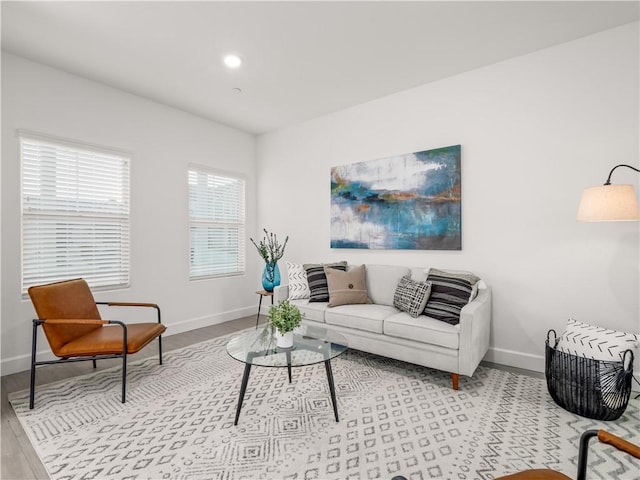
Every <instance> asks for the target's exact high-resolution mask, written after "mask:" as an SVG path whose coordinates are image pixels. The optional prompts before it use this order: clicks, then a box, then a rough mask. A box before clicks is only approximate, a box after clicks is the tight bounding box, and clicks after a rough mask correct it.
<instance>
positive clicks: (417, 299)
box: [393, 276, 431, 318]
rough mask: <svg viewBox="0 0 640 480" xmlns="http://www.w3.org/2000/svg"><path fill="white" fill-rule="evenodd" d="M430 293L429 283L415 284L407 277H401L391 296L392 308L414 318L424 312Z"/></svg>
mask: <svg viewBox="0 0 640 480" xmlns="http://www.w3.org/2000/svg"><path fill="white" fill-rule="evenodd" d="M430 292H431V284H430V283H429V282H415V281H413V280H411V278H409V277H408V276H407V277H402V278H401V279H400V281H399V282H398V286H397V287H396V292H395V294H394V295H393V306H394V307H396V308H397V309H398V310H402V311H403V312H407V313H408V314H409V315H411V316H412V317H413V318H416V317H417V316H418V315H420V314H421V313H422V312H423V311H424V307H425V306H426V305H427V300H428V299H429V293H430Z"/></svg>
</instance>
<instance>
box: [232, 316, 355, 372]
mask: <svg viewBox="0 0 640 480" xmlns="http://www.w3.org/2000/svg"><path fill="white" fill-rule="evenodd" d="M347 346H348V345H347V339H346V338H344V336H343V335H341V334H339V333H337V332H333V331H331V330H327V329H325V328H321V327H316V326H311V325H305V324H304V322H303V323H302V325H300V327H298V329H296V331H295V333H294V335H293V347H291V348H281V347H278V346H277V345H276V338H275V335H274V334H273V331H272V329H271V328H270V327H268V326H267V327H264V328H262V329H258V330H249V331H246V332H244V333H241V334H240V335H236V336H235V337H233V338H232V339H231V340H230V341H229V343H228V344H227V352H228V353H229V355H231V356H232V357H233V358H235V359H236V360H238V361H240V362H243V363H248V364H250V365H258V366H261V367H289V366H291V367H302V366H304V365H313V364H314V363H320V362H325V361H327V360H331V359H333V358H335V357H337V356H338V355H340V354H342V353H343V352H344V351H345V350H346V349H347Z"/></svg>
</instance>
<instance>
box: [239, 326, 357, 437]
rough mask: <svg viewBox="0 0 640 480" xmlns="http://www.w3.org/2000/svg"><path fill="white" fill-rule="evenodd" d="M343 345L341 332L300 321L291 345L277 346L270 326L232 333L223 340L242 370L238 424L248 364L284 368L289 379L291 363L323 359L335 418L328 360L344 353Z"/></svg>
mask: <svg viewBox="0 0 640 480" xmlns="http://www.w3.org/2000/svg"><path fill="white" fill-rule="evenodd" d="M346 349H347V339H346V338H344V336H342V335H341V334H339V333H337V332H333V331H331V330H327V329H324V328H321V327H315V326H311V325H304V322H303V323H302V325H301V326H300V327H299V328H298V329H297V330H296V333H294V335H293V346H292V347H290V348H281V347H278V346H277V345H276V338H275V335H274V334H273V331H272V329H271V327H268V326H267V327H265V328H263V329H261V330H249V331H246V332H244V333H241V334H240V335H237V336H235V337H233V338H232V339H231V340H230V341H229V343H228V344H227V352H228V353H229V355H231V356H232V357H233V358H235V359H236V360H238V361H239V362H242V363H244V374H243V376H242V384H241V386H240V397H239V398H238V406H237V407H236V420H235V422H234V425H238V418H239V417H240V408H241V407H242V401H243V400H244V394H245V392H246V390H247V383H248V382H249V373H250V372H251V367H253V366H256V367H276V368H285V367H286V368H287V371H288V374H289V383H291V367H304V366H307V365H314V364H316V363H320V362H324V365H325V368H326V371H327V380H328V382H329V391H330V392H331V402H332V404H333V413H334V414H335V417H336V422H337V421H338V405H337V403H336V390H335V387H334V384H333V372H332V371H331V360H332V359H334V358H336V357H337V356H338V355H340V354H342V353H344V351H345V350H346Z"/></svg>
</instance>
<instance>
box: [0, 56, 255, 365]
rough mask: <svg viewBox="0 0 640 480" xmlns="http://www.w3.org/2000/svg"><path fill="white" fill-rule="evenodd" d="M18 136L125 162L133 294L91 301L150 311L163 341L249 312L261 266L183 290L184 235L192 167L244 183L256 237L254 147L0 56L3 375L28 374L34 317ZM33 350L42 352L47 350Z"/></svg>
mask: <svg viewBox="0 0 640 480" xmlns="http://www.w3.org/2000/svg"><path fill="white" fill-rule="evenodd" d="M18 128H21V129H26V130H30V131H35V132H39V133H42V134H47V135H51V136H56V137H61V138H65V139H71V140H77V141H80V142H86V143H89V144H94V145H102V146H107V147H112V148H117V149H120V150H125V151H128V152H131V153H132V155H133V159H132V162H131V238H132V255H131V287H130V288H129V289H126V290H118V291H111V292H100V293H97V294H96V298H97V299H98V300H122V301H126V300H129V301H144V302H156V303H158V304H159V305H160V307H161V308H162V313H163V323H165V324H166V325H167V326H168V331H167V334H168V335H170V334H175V333H178V332H180V331H184V330H189V329H192V328H197V327H201V326H204V325H209V324H213V323H219V322H222V321H226V320H230V319H233V318H238V317H241V316H245V315H250V314H253V313H254V312H255V309H256V305H257V298H256V295H255V293H254V292H255V290H256V287H257V286H258V285H259V275H260V272H259V268H260V265H259V262H258V260H259V258H258V256H257V255H251V250H250V249H249V247H250V248H251V249H253V246H252V245H250V244H249V245H247V253H248V255H247V258H248V271H247V274H246V275H243V276H238V277H231V278H223V279H211V280H201V281H195V282H190V281H189V264H188V259H189V257H188V255H189V232H188V226H187V221H188V206H187V165H188V164H189V163H190V162H195V163H199V164H202V165H210V166H213V167H216V168H219V169H223V170H227V171H232V172H236V173H238V174H242V175H244V176H245V177H246V180H247V214H248V215H247V225H248V227H249V228H248V232H247V236H253V235H255V224H256V216H255V205H256V195H255V190H256V183H255V137H253V136H252V135H249V134H246V133H243V132H240V131H238V130H234V129H232V128H229V127H226V126H222V125H220V124H217V123H214V122H211V121H208V120H204V119H202V118H199V117H196V116H193V115H190V114H187V113H184V112H181V111H178V110H175V109H172V108H169V107H166V106H162V105H159V104H157V103H154V102H151V101H148V100H146V99H143V98H140V97H136V96H134V95H129V94H127V93H124V92H122V91H119V90H115V89H112V88H109V87H106V86H104V85H102V84H98V83H94V82H91V81H88V80H86V79H83V78H80V77H77V76H73V75H69V74H67V73H64V72H61V71H59V70H54V69H51V68H48V67H46V66H44V65H40V64H37V63H33V62H30V61H27V60H25V59H22V58H20V57H16V56H13V55H9V54H4V53H3V55H2V335H1V337H2V339H1V344H2V347H1V352H2V374H8V373H12V372H15V371H20V370H25V369H28V368H29V352H30V348H31V319H32V318H33V317H34V311H33V308H32V306H31V303H30V301H29V300H24V299H22V298H21V295H20V162H19V145H18V139H17V137H16V129H18ZM105 313H106V312H105ZM106 315H107V318H108V317H112V318H113V317H115V318H120V317H125V318H126V317H129V316H130V315H131V313H130V312H123V311H122V310H120V309H118V311H117V312H114V310H113V309H110V310H109V312H108V313H106ZM152 318H153V317H151V319H152ZM145 319H146V318H145ZM40 348H41V350H42V352H48V346H47V345H46V342H44V341H41V342H40Z"/></svg>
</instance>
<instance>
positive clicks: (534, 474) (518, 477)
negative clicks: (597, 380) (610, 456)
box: [496, 430, 640, 480]
mask: <svg viewBox="0 0 640 480" xmlns="http://www.w3.org/2000/svg"><path fill="white" fill-rule="evenodd" d="M593 437H598V440H600V442H601V443H606V444H609V445H613V446H614V447H616V448H617V449H618V450H620V451H622V452H625V453H628V454H629V455H632V456H634V457H635V458H640V447H639V446H638V445H634V444H633V443H631V442H628V441H626V440H624V439H622V438H620V437H618V436H616V435H614V434H612V433H609V432H607V431H605V430H587V431H585V432H584V433H583V434H582V435H581V436H580V448H579V450H578V475H577V477H576V479H577V480H585V479H586V476H587V453H588V450H589V440H591V439H592V438H593ZM496 480H571V477H568V476H566V475H565V474H564V473H560V472H557V471H555V470H549V469H537V470H526V471H524V472H518V473H514V474H511V475H507V476H505V477H499V478H498V479H496Z"/></svg>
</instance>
